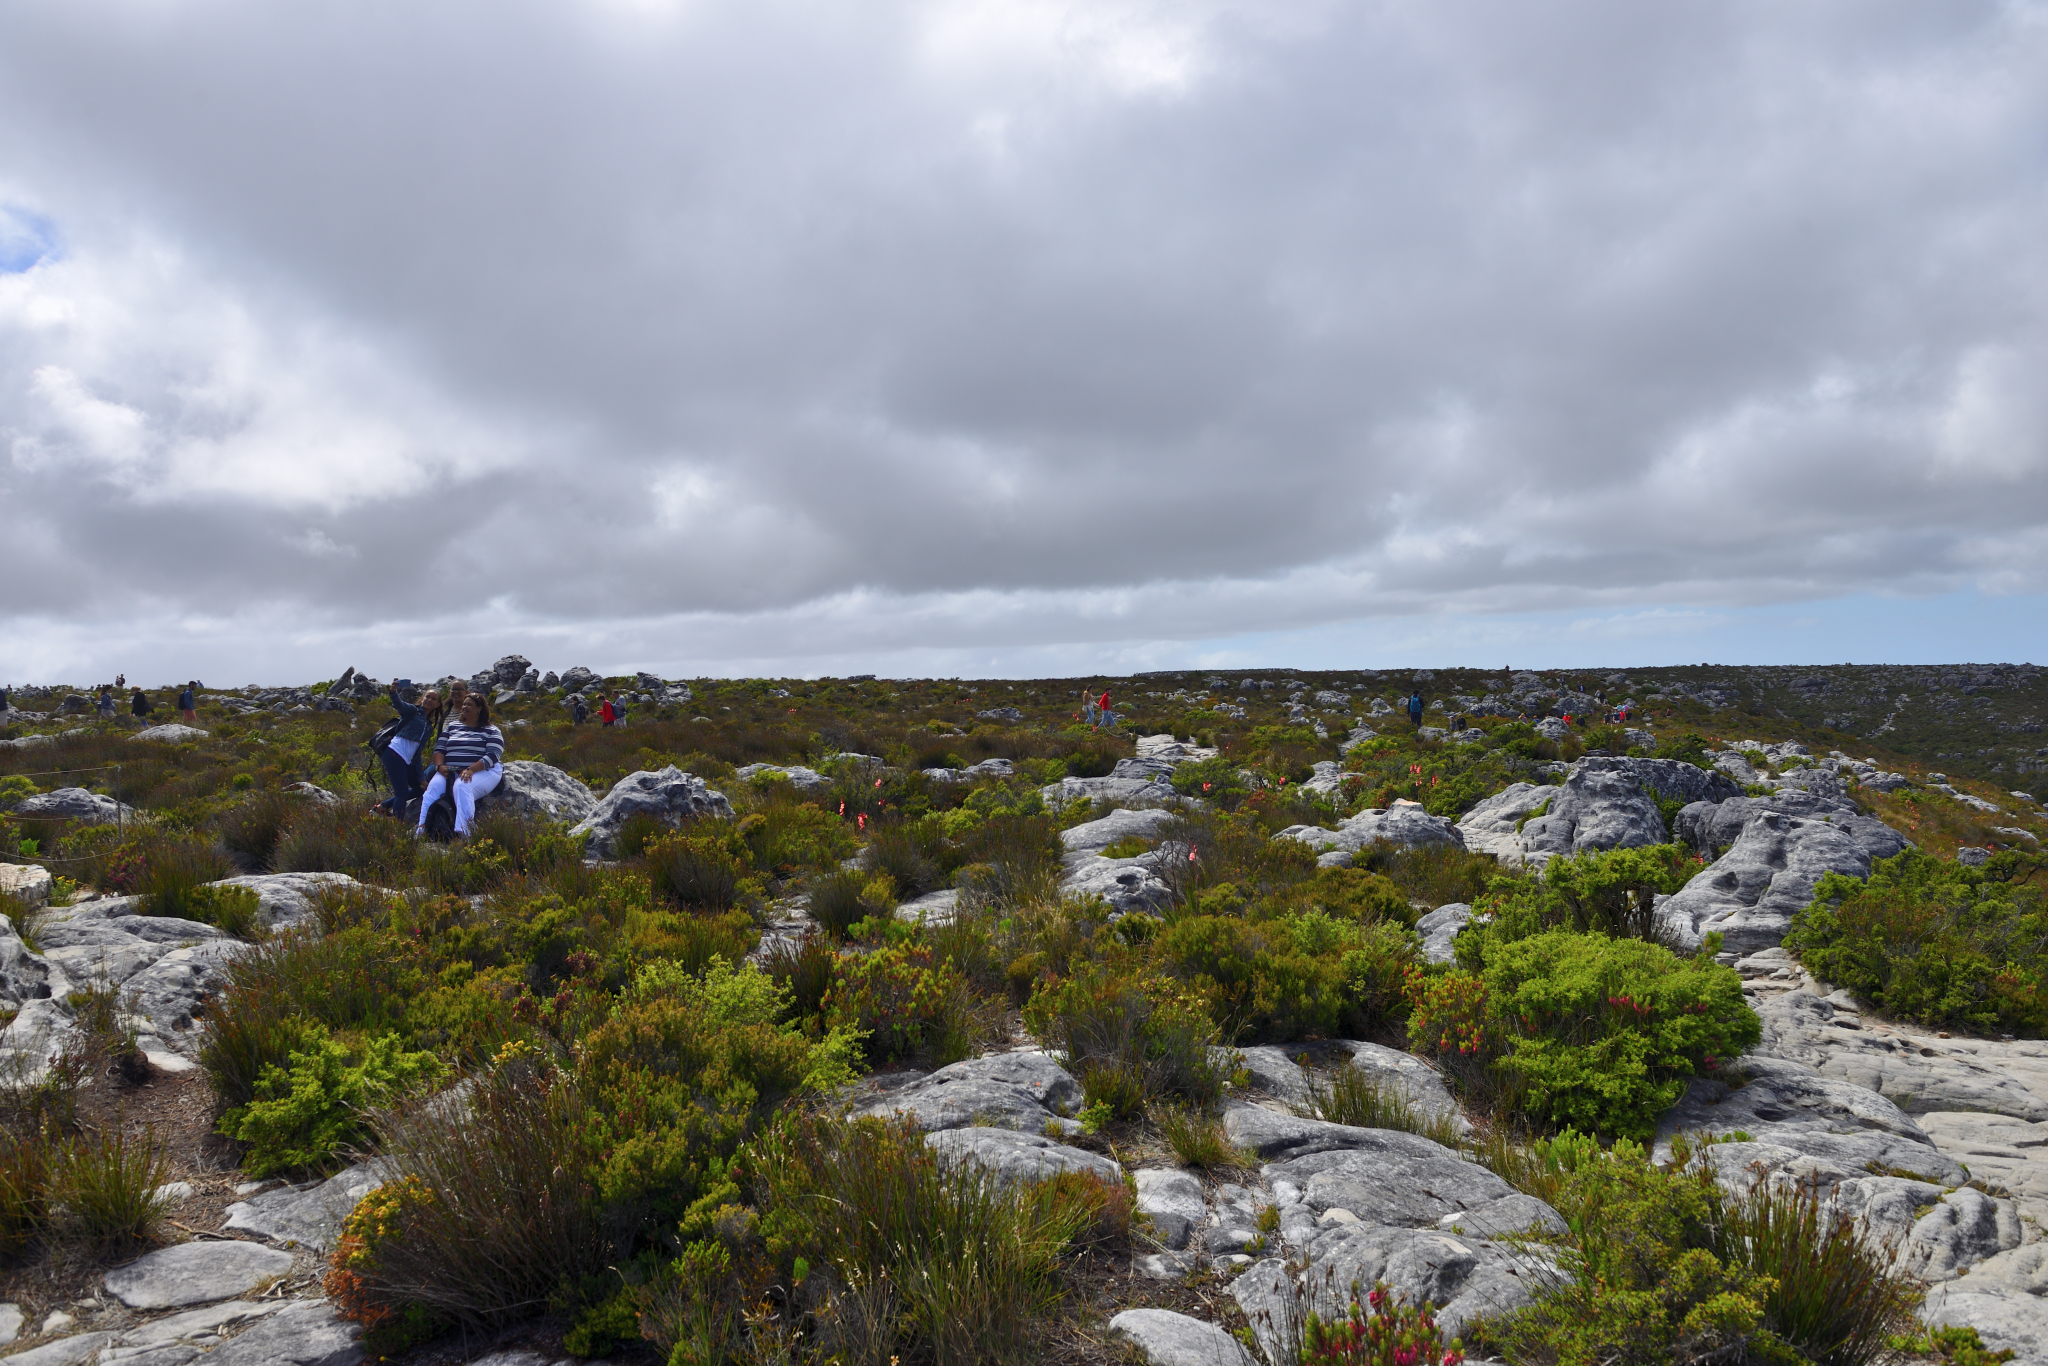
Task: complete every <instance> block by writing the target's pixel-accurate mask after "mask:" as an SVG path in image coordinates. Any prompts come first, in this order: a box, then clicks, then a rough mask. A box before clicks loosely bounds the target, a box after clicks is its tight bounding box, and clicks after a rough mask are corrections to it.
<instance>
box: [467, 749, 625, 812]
mask: <svg viewBox="0 0 2048 1366" xmlns="http://www.w3.org/2000/svg"><path fill="white" fill-rule="evenodd" d="M503 767H504V777H503V778H501V779H499V781H498V786H497V787H496V788H495V789H494V790H492V791H491V792H490V793H488V794H487V795H486V796H485V797H484V799H483V800H482V801H480V802H478V803H477V810H478V812H479V813H485V812H491V811H509V812H511V813H512V814H513V815H516V816H524V817H526V818H527V819H529V820H543V821H567V822H568V823H570V824H571V825H573V824H575V823H576V822H577V821H580V820H583V819H584V818H585V817H587V816H589V815H590V813H591V812H593V811H595V810H596V809H597V798H596V797H595V796H594V795H592V793H591V791H590V789H589V788H587V787H585V786H584V785H583V784H582V783H579V782H577V781H576V780H575V779H574V778H572V777H570V776H569V775H568V774H566V773H564V772H562V770H561V769H559V768H556V767H554V766H553V765H551V764H543V763H538V762H536V761H534V760H532V759H509V760H507V761H506V762H505V764H504V766H503Z"/></svg>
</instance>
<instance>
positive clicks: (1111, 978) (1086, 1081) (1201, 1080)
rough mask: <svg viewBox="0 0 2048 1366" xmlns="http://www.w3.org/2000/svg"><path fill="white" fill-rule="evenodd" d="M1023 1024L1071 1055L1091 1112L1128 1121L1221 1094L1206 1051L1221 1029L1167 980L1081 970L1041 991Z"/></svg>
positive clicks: (1191, 995) (1096, 967)
mask: <svg viewBox="0 0 2048 1366" xmlns="http://www.w3.org/2000/svg"><path fill="white" fill-rule="evenodd" d="M1024 1023H1025V1027H1026V1028H1028V1029H1029V1030H1030V1031H1031V1032H1032V1033H1033V1034H1035V1035H1036V1036H1037V1037H1038V1038H1039V1039H1041V1040H1043V1041H1044V1042H1045V1043H1046V1044H1048V1045H1049V1046H1050V1047H1052V1048H1054V1049H1056V1050H1058V1051H1059V1052H1061V1053H1063V1054H1065V1055H1066V1058H1067V1065H1068V1066H1069V1067H1070V1068H1072V1069H1073V1071H1074V1072H1075V1074H1076V1075H1077V1076H1079V1078H1080V1080H1081V1088H1082V1091H1083V1092H1084V1093H1085V1094H1086V1096H1087V1100H1088V1103H1089V1104H1090V1105H1097V1104H1106V1105H1108V1106H1109V1107H1110V1108H1111V1109H1112V1110H1113V1111H1114V1112H1115V1113H1117V1114H1119V1115H1131V1114H1135V1113H1137V1112H1138V1111H1139V1110H1140V1109H1141V1108H1142V1107H1143V1106H1144V1104H1145V1103H1146V1102H1147V1101H1149V1100H1153V1099H1157V1098H1164V1097H1173V1098H1177V1099H1181V1100H1188V1101H1193V1102H1195V1103H1196V1104H1199V1105H1208V1104H1210V1103H1211V1102H1213V1101H1214V1100H1215V1099H1216V1098H1217V1097H1218V1096H1219V1095H1221V1094H1222V1090H1223V1080H1224V1078H1223V1071H1222V1068H1221V1067H1220V1065H1219V1064H1218V1063H1217V1062H1216V1061H1215V1060H1214V1059H1213V1058H1212V1056H1211V1054H1210V1051H1209V1050H1210V1049H1211V1047H1213V1046H1214V1045H1215V1044H1216V1043H1217V1041H1218V1036H1217V1030H1216V1026H1215V1025H1214V1024H1213V1023H1211V1022H1210V1018H1209V1014H1208V1010H1207V1008H1206V1004H1205V1003H1204V1001H1203V1000H1202V999H1201V997H1200V995H1199V993H1197V992H1194V991H1192V990H1190V989H1189V988H1187V987H1186V986H1184V985H1183V984H1181V983H1178V982H1175V981H1172V980H1170V979H1164V978H1134V977H1127V976H1124V975H1121V974H1120V973H1118V972H1116V971H1115V970H1113V969H1110V968H1107V967H1105V966H1103V965H1101V964H1097V963H1081V964H1077V965H1076V966H1075V969H1074V972H1073V975H1072V976H1070V977H1067V978H1064V979H1052V980H1049V981H1047V982H1045V983H1043V984H1041V985H1040V987H1039V989H1038V990H1037V992H1035V993H1034V994H1033V995H1032V997H1031V1000H1030V1001H1029V1002H1028V1003H1027V1004H1026V1005H1025V1007H1024Z"/></svg>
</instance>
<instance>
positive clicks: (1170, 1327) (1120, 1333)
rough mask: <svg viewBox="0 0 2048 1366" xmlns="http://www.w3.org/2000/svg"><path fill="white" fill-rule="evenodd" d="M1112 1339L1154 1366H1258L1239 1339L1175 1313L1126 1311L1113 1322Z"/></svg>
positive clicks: (1147, 1310)
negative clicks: (1133, 1348) (1129, 1348)
mask: <svg viewBox="0 0 2048 1366" xmlns="http://www.w3.org/2000/svg"><path fill="white" fill-rule="evenodd" d="M1109 1335H1110V1336H1111V1337H1112V1338H1117V1339H1120V1340H1122V1341H1124V1342H1128V1343H1129V1344H1131V1346H1133V1347H1135V1348H1136V1349H1137V1350H1138V1353H1139V1355H1140V1356H1141V1357H1142V1358H1143V1359H1144V1360H1145V1361H1147V1362H1150V1363H1151V1366H1255V1363H1254V1362H1253V1360H1252V1355H1251V1353H1249V1352H1247V1351H1245V1349H1244V1348H1243V1347H1242V1346H1240V1345H1239V1344H1238V1341H1237V1339H1236V1338H1234V1337H1232V1336H1230V1334H1228V1333H1226V1332H1224V1331H1223V1330H1222V1329H1221V1328H1218V1327H1217V1326H1216V1325H1215V1324H1213V1323H1204V1322H1203V1321H1202V1320H1200V1319H1197V1318H1190V1317H1189V1316H1188V1315H1186V1314H1176V1313H1175V1312H1174V1311H1173V1310H1171V1309H1126V1310H1124V1311H1123V1312H1122V1313H1121V1314H1118V1315H1117V1316H1116V1317H1114V1318H1112V1319H1111V1320H1110V1321H1109Z"/></svg>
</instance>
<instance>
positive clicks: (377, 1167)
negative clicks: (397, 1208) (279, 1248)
mask: <svg viewBox="0 0 2048 1366" xmlns="http://www.w3.org/2000/svg"><path fill="white" fill-rule="evenodd" d="M387 1175H388V1173H387V1171H386V1168H385V1164H384V1163H383V1162H381V1161H372V1162H364V1163H359V1164H358V1165H356V1166H353V1167H350V1168H348V1169H347V1170H346V1171H343V1172H340V1173H338V1174H336V1175H334V1176H332V1177H329V1178H328V1179H327V1180H325V1181H323V1182H321V1183H320V1184H319V1185H317V1186H314V1187H312V1188H311V1189H310V1190H297V1189H294V1188H292V1187H290V1186H284V1187H280V1188H279V1189H277V1190H271V1191H265V1192H263V1193H262V1194H261V1195H254V1196H251V1197H250V1198H249V1199H247V1200H241V1201H237V1202H236V1203H234V1204H232V1205H229V1206H228V1208H227V1221H226V1222H225V1223H223V1224H222V1225H221V1227H222V1228H226V1229H230V1230H234V1231H237V1232H243V1233H255V1234H259V1235H261V1236H262V1237H265V1238H269V1239H271V1240H272V1241H274V1242H279V1243H284V1244H286V1245H290V1244H293V1243H300V1244H304V1245H305V1246H306V1247H310V1248H314V1249H316V1250H318V1251H321V1252H327V1251H330V1250H331V1249H332V1248H333V1247H334V1244H335V1242H336V1241H337V1240H338V1239H339V1238H340V1237H341V1223H342V1220H344V1219H346V1218H348V1215H349V1211H351V1210H353V1209H354V1208H355V1207H356V1204H357V1202H358V1201H360V1200H361V1199H362V1198H363V1197H364V1196H365V1195H368V1194H369V1193H370V1192H371V1191H373V1190H375V1189H376V1188H377V1187H379V1186H381V1185H383V1184H384V1182H385V1180H386V1179H387Z"/></svg>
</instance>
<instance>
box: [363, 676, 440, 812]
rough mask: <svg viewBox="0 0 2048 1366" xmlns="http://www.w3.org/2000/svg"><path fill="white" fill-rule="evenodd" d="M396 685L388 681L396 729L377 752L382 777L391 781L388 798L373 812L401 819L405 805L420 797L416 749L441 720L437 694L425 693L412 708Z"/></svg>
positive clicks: (397, 682) (418, 748)
mask: <svg viewBox="0 0 2048 1366" xmlns="http://www.w3.org/2000/svg"><path fill="white" fill-rule="evenodd" d="M398 684H399V680H398V679H393V680H392V681H391V705H392V706H393V707H396V708H397V709H398V729H397V730H396V731H394V732H392V735H391V738H390V739H389V740H386V741H385V742H384V743H383V744H382V745H381V746H379V747H378V750H377V758H378V760H379V761H381V762H382V763H383V765H384V776H385V777H387V778H389V779H390V780H391V795H390V797H388V798H386V799H385V800H384V801H381V802H378V803H377V805H376V808H375V809H376V810H378V811H382V812H383V813H384V814H386V815H388V816H402V815H404V814H405V808H406V804H407V803H408V802H410V801H412V799H413V798H414V797H417V796H419V795H420V774H419V754H420V746H421V744H423V743H424V742H425V741H426V738H427V732H428V731H429V730H431V729H432V728H433V726H434V723H435V722H436V721H438V720H440V718H441V695H440V694H439V693H437V692H435V691H434V690H433V689H432V688H429V689H427V691H425V692H424V693H421V694H420V700H419V705H417V706H415V705H413V704H412V703H411V702H408V701H406V700H405V698H404V697H402V696H400V694H399V691H398Z"/></svg>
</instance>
